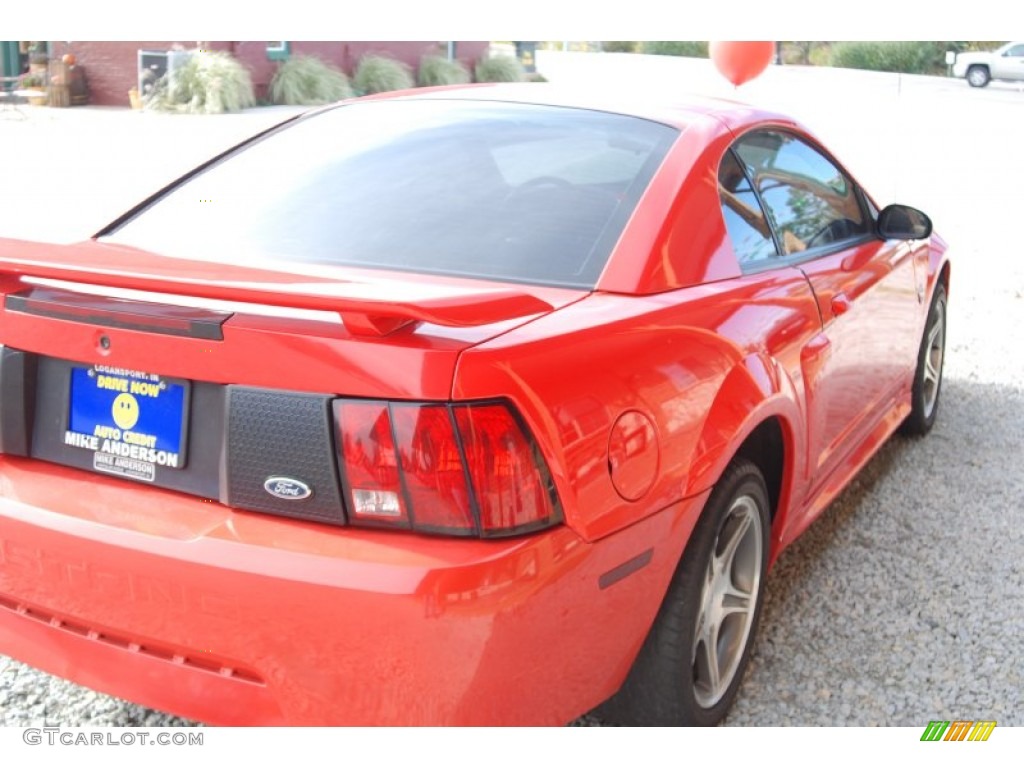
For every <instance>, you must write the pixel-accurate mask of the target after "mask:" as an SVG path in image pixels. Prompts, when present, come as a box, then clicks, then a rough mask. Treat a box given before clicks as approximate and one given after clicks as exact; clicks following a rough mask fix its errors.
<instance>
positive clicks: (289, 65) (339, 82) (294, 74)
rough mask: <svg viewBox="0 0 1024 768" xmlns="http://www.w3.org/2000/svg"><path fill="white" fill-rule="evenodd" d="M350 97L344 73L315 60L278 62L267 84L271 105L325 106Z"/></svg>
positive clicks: (302, 57)
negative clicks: (279, 63) (272, 76)
mask: <svg viewBox="0 0 1024 768" xmlns="http://www.w3.org/2000/svg"><path fill="white" fill-rule="evenodd" d="M350 96H352V88H351V86H349V84H348V78H347V77H345V73H344V72H342V71H341V70H339V69H336V68H334V67H332V66H330V65H329V64H325V63H324V62H322V61H321V60H320V59H318V58H316V57H315V56H294V57H292V58H290V59H288V60H286V61H283V62H281V66H279V67H278V68H277V72H275V73H274V79H273V80H271V81H270V101H271V102H272V103H274V104H309V105H312V104H328V103H330V102H332V101H340V100H341V99H347V98H349V97H350Z"/></svg>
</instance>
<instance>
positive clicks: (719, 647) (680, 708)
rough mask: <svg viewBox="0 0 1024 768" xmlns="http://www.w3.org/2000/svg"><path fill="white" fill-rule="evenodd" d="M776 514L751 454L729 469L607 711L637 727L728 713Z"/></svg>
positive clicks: (757, 607) (753, 623) (706, 721)
mask: <svg viewBox="0 0 1024 768" xmlns="http://www.w3.org/2000/svg"><path fill="white" fill-rule="evenodd" d="M768 510H769V506H768V492H767V490H766V487H765V482H764V478H763V477H762V475H761V472H760V471H759V470H758V469H757V467H756V466H754V465H753V464H752V463H750V462H749V461H745V460H740V461H737V462H734V463H733V464H732V465H730V467H729V469H728V470H727V471H726V472H725V474H724V475H723V476H722V479H721V480H720V481H719V483H718V485H717V486H716V487H715V490H714V491H713V492H712V494H711V497H710V498H709V500H708V503H707V507H706V508H705V510H704V513H703V515H702V516H701V519H700V521H699V522H698V523H697V527H696V528H695V529H694V532H693V534H692V535H691V537H690V542H689V544H688V545H687V548H686V552H685V554H684V555H683V560H682V562H681V563H680V565H679V568H678V569H677V570H676V573H675V575H674V576H673V579H672V584H671V585H670V587H669V591H668V594H667V595H666V597H665V601H664V603H663V604H662V606H661V610H660V611H659V613H658V617H657V619H656V620H655V622H654V626H653V627H652V628H651V631H650V634H649V635H648V636H647V639H646V641H645V642H644V646H643V648H642V649H641V651H640V655H639V656H638V657H637V660H636V663H635V664H634V666H633V669H632V670H631V671H630V674H629V677H628V678H627V679H626V682H625V684H624V685H623V687H622V690H621V691H620V692H619V693H618V694H616V696H615V697H614V698H613V699H612V700H611V701H610V702H608V704H606V705H605V707H604V708H603V710H602V714H603V715H604V716H606V717H608V718H609V719H611V720H614V721H616V722H619V723H623V724H629V725H715V724H717V723H718V722H719V721H720V720H721V719H722V718H723V717H724V716H725V714H726V713H727V712H728V711H729V707H730V706H731V705H732V702H733V700H734V699H735V698H736V693H737V691H738V689H739V686H740V682H741V680H742V678H743V672H744V670H745V669H746V666H747V661H748V659H749V657H750V649H751V646H752V645H753V640H754V634H755V629H756V627H757V621H758V618H759V616H760V612H761V603H762V587H763V583H764V577H765V573H766V571H767V567H768V532H769V527H770V523H769V514H768Z"/></svg>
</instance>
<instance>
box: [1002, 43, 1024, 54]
mask: <svg viewBox="0 0 1024 768" xmlns="http://www.w3.org/2000/svg"><path fill="white" fill-rule="evenodd" d="M1005 55H1006V56H1024V45H1015V46H1013V47H1012V48H1011V49H1010V50H1008V51H1007V52H1006V54H1005Z"/></svg>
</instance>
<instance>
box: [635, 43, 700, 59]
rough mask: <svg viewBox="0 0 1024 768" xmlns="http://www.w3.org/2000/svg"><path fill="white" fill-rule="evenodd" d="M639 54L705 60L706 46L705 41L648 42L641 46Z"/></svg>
mask: <svg viewBox="0 0 1024 768" xmlns="http://www.w3.org/2000/svg"><path fill="white" fill-rule="evenodd" d="M641 53H654V54H657V55H659V56H690V57H692V58H695V59H706V58H707V57H708V44H707V41H706V40H648V41H647V42H645V43H643V44H642V47H641Z"/></svg>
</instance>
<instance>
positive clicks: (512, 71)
mask: <svg viewBox="0 0 1024 768" xmlns="http://www.w3.org/2000/svg"><path fill="white" fill-rule="evenodd" d="M525 79H526V70H524V69H523V65H522V64H520V63H519V59H515V58H513V57H511V56H495V57H494V58H492V59H480V61H479V62H477V65H476V81H477V82H478V83H521V82H522V81H523V80H525Z"/></svg>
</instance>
